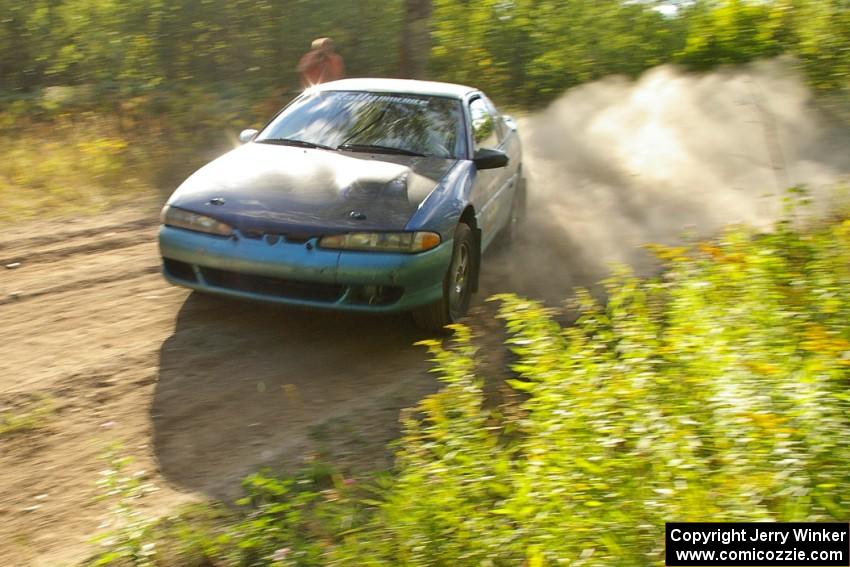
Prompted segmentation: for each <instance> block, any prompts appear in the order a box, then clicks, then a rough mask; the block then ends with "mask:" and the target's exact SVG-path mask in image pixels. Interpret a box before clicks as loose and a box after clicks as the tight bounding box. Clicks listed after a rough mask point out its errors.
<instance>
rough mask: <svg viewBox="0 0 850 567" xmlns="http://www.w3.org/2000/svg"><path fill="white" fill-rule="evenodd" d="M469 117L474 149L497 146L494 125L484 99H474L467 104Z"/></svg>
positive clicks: (497, 140)
mask: <svg viewBox="0 0 850 567" xmlns="http://www.w3.org/2000/svg"><path fill="white" fill-rule="evenodd" d="M469 116H470V118H471V119H472V137H473V138H474V140H475V149H476V150H480V149H481V148H495V147H496V146H498V145H499V139H498V136H497V133H496V124H495V123H494V122H493V116H492V115H491V114H490V109H489V108H487V103H486V102H485V101H484V99H481V98H476V99H475V100H473V101H472V102H471V103H469Z"/></svg>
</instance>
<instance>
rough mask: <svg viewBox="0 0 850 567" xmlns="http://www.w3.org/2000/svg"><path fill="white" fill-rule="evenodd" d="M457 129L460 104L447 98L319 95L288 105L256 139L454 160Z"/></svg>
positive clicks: (460, 142)
mask: <svg viewBox="0 0 850 567" xmlns="http://www.w3.org/2000/svg"><path fill="white" fill-rule="evenodd" d="M462 125H463V121H462V114H461V103H460V101H459V100H455V99H451V98H445V97H436V96H421V95H409V94H392V93H371V92H362V91H318V92H313V93H307V94H305V95H304V96H302V97H301V98H299V99H297V100H296V101H295V102H293V103H292V104H291V105H289V106H288V107H287V108H286V109H285V110H284V111H283V112H282V113H281V114H280V115H279V116H277V117H276V118H275V119H274V120H273V121H272V123H271V124H269V125H268V126H267V127H266V128H265V129H263V131H262V132H261V133H260V134H259V135H258V136H257V138H256V141H257V142H265V143H275V142H280V143H287V142H289V143H294V144H300V145H312V146H314V147H329V148H332V149H343V150H351V151H373V152H379V153H381V152H383V153H397V154H403V155H425V156H435V157H441V158H453V159H459V158H461V157H462V156H463V155H464V153H465V152H464V150H465V146H464V136H463V126H462Z"/></svg>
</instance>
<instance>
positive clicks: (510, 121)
mask: <svg viewBox="0 0 850 567" xmlns="http://www.w3.org/2000/svg"><path fill="white" fill-rule="evenodd" d="M502 121H503V122H504V123H505V126H507V127H508V128H510V129H511V130H516V120H514V117H513V116H511V115H509V114H503V115H502Z"/></svg>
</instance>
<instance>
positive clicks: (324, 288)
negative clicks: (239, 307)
mask: <svg viewBox="0 0 850 567" xmlns="http://www.w3.org/2000/svg"><path fill="white" fill-rule="evenodd" d="M200 270H201V275H202V276H203V278H204V280H206V282H207V284H209V285H211V286H214V287H221V288H224V289H232V290H235V291H244V292H247V293H256V294H258V295H267V296H272V297H282V298H290V299H301V300H305V301H321V302H326V303H333V302H335V301H337V300H338V299H339V298H340V297H341V296H342V294H343V292H344V291H345V287H344V286H341V285H336V284H328V283H318V282H301V281H295V280H287V279H283V278H275V277H271V276H258V275H254V274H243V273H240V272H231V271H228V270H219V269H216V268H205V267H203V266H201V267H200Z"/></svg>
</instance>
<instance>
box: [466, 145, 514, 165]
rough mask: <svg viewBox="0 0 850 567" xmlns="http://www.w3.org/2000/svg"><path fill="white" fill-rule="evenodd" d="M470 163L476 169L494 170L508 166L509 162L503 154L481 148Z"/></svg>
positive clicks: (506, 155)
mask: <svg viewBox="0 0 850 567" xmlns="http://www.w3.org/2000/svg"><path fill="white" fill-rule="evenodd" d="M472 161H473V163H475V167H477V168H478V169H496V168H497V167H505V166H506V165H508V161H509V160H508V154H506V153H505V152H500V151H499V150H488V149H486V148H482V149H480V150H478V151H477V152H475V155H474V156H473V158H472Z"/></svg>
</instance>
